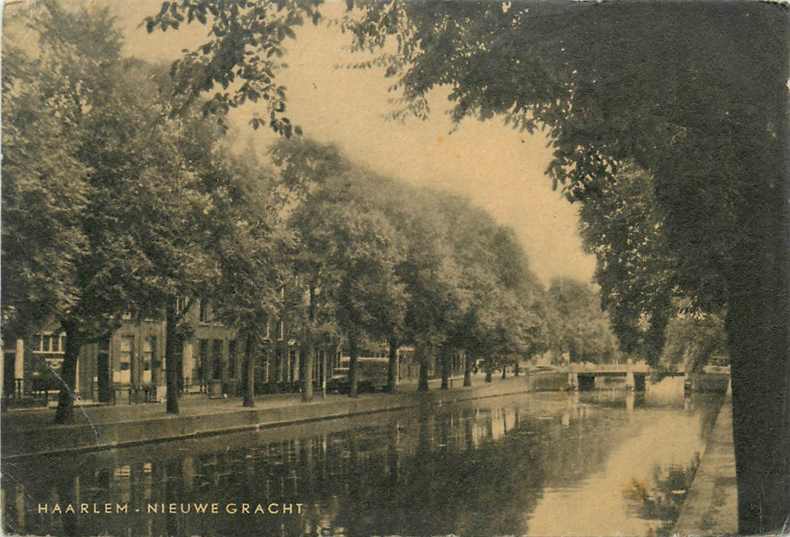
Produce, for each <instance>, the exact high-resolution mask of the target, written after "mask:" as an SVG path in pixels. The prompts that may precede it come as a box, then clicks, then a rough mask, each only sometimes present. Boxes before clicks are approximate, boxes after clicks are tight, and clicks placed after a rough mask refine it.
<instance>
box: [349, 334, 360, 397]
mask: <svg viewBox="0 0 790 537" xmlns="http://www.w3.org/2000/svg"><path fill="white" fill-rule="evenodd" d="M358 360H359V343H358V341H357V336H356V334H350V335H349V336H348V384H349V389H348V396H349V397H357V396H358V395H359V393H358V382H359V375H358V367H357V366H358V364H357V362H358Z"/></svg>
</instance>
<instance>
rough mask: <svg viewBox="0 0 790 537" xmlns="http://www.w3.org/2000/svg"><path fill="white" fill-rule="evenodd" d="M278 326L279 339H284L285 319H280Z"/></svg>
mask: <svg viewBox="0 0 790 537" xmlns="http://www.w3.org/2000/svg"><path fill="white" fill-rule="evenodd" d="M279 328H280V329H279V334H280V335H279V337H280V340H283V339H285V321H280V327H279Z"/></svg>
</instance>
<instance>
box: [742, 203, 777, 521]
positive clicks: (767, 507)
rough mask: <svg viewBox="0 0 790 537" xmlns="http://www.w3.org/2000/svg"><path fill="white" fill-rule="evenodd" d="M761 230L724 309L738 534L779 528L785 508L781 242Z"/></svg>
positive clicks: (769, 230) (771, 231) (773, 230)
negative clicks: (759, 247)
mask: <svg viewBox="0 0 790 537" xmlns="http://www.w3.org/2000/svg"><path fill="white" fill-rule="evenodd" d="M762 212H764V213H773V214H776V212H778V211H776V212H775V211H769V210H766V209H764V210H763V211H762ZM766 228H767V229H765V230H763V233H764V234H767V236H765V235H764V236H763V237H762V239H763V240H764V241H765V243H767V244H765V243H764V245H765V246H768V247H765V246H764V248H763V250H764V251H763V252H762V255H760V253H758V252H756V251H755V250H756V248H754V247H752V248H748V247H747V248H745V250H748V252H747V251H744V252H742V255H743V256H744V258H745V259H751V260H753V263H746V266H745V267H744V268H745V269H746V270H743V271H738V273H737V276H738V278H739V281H736V282H733V284H732V288H733V289H735V290H736V292H733V293H732V294H731V297H730V300H729V303H728V311H727V335H728V341H729V350H730V359H731V379H732V403H733V437H734V441H735V469H736V476H737V482H738V533H740V534H743V535H756V534H760V533H767V532H772V531H776V530H780V529H782V527H783V526H784V525H785V524H788V523H789V521H788V515H789V511H790V378H789V376H790V355H789V352H790V351H789V349H788V347H789V346H788V343H787V341H788V340H787V337H788V327H787V319H788V318H790V317H789V316H790V311H788V310H789V308H788V294H789V293H788V282H787V279H786V276H787V275H786V274H782V272H783V271H782V269H784V268H785V266H783V265H784V263H786V259H785V260H783V259H782V258H783V256H786V252H785V251H783V249H784V248H786V246H783V245H782V244H781V243H782V242H783V240H782V230H781V228H780V227H779V226H776V227H774V226H766ZM772 241H773V243H774V244H773V248H771V247H770V243H771V242H772ZM785 531H786V530H785Z"/></svg>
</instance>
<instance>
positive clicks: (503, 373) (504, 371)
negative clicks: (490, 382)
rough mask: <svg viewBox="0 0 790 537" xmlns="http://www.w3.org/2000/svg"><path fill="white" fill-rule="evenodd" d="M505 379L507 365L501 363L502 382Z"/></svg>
mask: <svg viewBox="0 0 790 537" xmlns="http://www.w3.org/2000/svg"><path fill="white" fill-rule="evenodd" d="M506 378H507V363H505V362H504V361H502V380H505V379H506Z"/></svg>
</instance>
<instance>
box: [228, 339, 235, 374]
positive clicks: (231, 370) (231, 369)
mask: <svg viewBox="0 0 790 537" xmlns="http://www.w3.org/2000/svg"><path fill="white" fill-rule="evenodd" d="M236 359H237V358H236V340H235V339H231V340H230V341H229V342H228V378H231V379H235V378H236Z"/></svg>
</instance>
